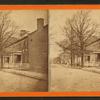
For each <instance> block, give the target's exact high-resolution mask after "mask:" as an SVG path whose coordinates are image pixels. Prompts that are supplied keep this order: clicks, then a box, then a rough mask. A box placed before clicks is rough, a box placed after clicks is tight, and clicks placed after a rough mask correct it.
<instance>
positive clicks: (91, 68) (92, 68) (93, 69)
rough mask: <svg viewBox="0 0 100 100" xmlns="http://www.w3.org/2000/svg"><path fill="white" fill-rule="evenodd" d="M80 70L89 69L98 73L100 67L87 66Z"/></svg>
mask: <svg viewBox="0 0 100 100" xmlns="http://www.w3.org/2000/svg"><path fill="white" fill-rule="evenodd" d="M82 70H85V71H90V72H94V73H99V74H100V68H96V67H89V68H86V67H85V68H82Z"/></svg>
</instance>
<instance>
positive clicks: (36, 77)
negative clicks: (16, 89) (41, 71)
mask: <svg viewBox="0 0 100 100" xmlns="http://www.w3.org/2000/svg"><path fill="white" fill-rule="evenodd" d="M2 71H3V72H7V73H13V74H16V75H21V76H25V77H29V78H34V79H37V80H42V81H47V79H43V78H40V77H38V76H30V75H25V74H22V73H18V72H10V71H7V70H2Z"/></svg>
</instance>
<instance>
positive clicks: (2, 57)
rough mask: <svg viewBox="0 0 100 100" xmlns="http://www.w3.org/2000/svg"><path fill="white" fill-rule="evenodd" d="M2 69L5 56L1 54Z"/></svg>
mask: <svg viewBox="0 0 100 100" xmlns="http://www.w3.org/2000/svg"><path fill="white" fill-rule="evenodd" d="M0 68H3V55H2V54H1V66H0Z"/></svg>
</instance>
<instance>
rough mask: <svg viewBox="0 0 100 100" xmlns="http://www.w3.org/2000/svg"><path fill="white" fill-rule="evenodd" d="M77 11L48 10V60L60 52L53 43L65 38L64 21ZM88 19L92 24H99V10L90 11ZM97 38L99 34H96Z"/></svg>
mask: <svg viewBox="0 0 100 100" xmlns="http://www.w3.org/2000/svg"><path fill="white" fill-rule="evenodd" d="M76 11H77V10H50V11H49V34H50V39H49V44H50V45H49V48H50V58H54V57H57V56H58V54H59V53H60V52H61V48H59V47H58V46H57V45H56V44H55V42H59V41H61V40H63V39H64V38H65V35H64V32H63V27H64V25H65V22H66V19H67V18H70V17H71V16H72V15H73V14H74V13H76ZM90 17H91V18H92V19H93V21H94V22H96V23H98V24H100V10H91V11H90ZM97 35H98V36H99V35H100V33H97Z"/></svg>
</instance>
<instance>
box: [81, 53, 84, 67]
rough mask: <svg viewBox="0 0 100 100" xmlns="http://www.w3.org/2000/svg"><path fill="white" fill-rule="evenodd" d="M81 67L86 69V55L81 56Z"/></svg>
mask: <svg viewBox="0 0 100 100" xmlns="http://www.w3.org/2000/svg"><path fill="white" fill-rule="evenodd" d="M81 67H84V54H83V53H82V55H81Z"/></svg>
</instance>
